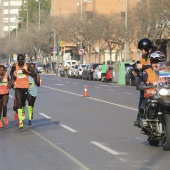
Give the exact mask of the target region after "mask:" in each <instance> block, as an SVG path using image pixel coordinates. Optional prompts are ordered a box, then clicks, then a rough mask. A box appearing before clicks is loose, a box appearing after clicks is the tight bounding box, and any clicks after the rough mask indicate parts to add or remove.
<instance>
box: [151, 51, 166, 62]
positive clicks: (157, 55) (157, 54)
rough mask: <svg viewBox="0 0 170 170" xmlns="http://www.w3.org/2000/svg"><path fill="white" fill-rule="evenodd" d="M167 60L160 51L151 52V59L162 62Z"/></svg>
mask: <svg viewBox="0 0 170 170" xmlns="http://www.w3.org/2000/svg"><path fill="white" fill-rule="evenodd" d="M164 60H165V56H164V54H163V53H161V52H160V51H155V52H154V53H151V54H150V61H151V63H152V62H161V61H164Z"/></svg>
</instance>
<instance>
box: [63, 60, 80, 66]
mask: <svg viewBox="0 0 170 170" xmlns="http://www.w3.org/2000/svg"><path fill="white" fill-rule="evenodd" d="M76 64H78V63H77V61H76V60H66V61H64V62H63V66H64V67H65V66H66V65H68V66H69V67H70V66H73V65H76Z"/></svg>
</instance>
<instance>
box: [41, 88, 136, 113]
mask: <svg viewBox="0 0 170 170" xmlns="http://www.w3.org/2000/svg"><path fill="white" fill-rule="evenodd" d="M41 87H44V88H47V89H51V90H56V91H60V92H63V93H68V94H72V95H75V96H80V97H82V96H83V95H81V94H76V93H72V92H68V91H64V90H61V89H55V88H52V87H48V86H41ZM88 99H91V100H95V101H98V102H102V103H107V104H111V105H114V106H118V107H122V108H126V109H129V110H134V111H137V110H138V109H134V108H132V107H127V106H123V105H120V104H117V103H112V102H108V101H105V100H100V99H96V98H92V97H88Z"/></svg>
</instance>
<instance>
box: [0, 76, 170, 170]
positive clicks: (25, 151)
mask: <svg viewBox="0 0 170 170" xmlns="http://www.w3.org/2000/svg"><path fill="white" fill-rule="evenodd" d="M41 78H42V82H43V85H42V86H41V87H39V88H38V97H37V101H36V104H35V111H34V119H33V125H32V126H28V125H27V122H28V120H27V119H26V120H25V121H24V128H23V129H19V128H18V126H17V122H16V121H14V120H13V116H14V112H13V110H12V107H13V94H14V93H13V90H10V100H9V103H8V118H9V121H10V122H9V125H7V126H5V127H4V128H2V129H0V170H1V169H2V170H169V160H170V152H168V151H163V149H162V144H161V143H160V145H159V147H151V146H149V144H148V142H147V136H144V135H142V134H140V129H139V128H137V127H134V126H133V122H134V120H135V119H136V114H137V105H138V92H137V91H136V90H135V87H131V86H123V85H117V84H112V83H105V84H103V83H101V82H97V81H88V80H79V79H70V78H58V77H56V76H55V75H41ZM85 85H87V88H88V94H89V97H83V94H84V86H85Z"/></svg>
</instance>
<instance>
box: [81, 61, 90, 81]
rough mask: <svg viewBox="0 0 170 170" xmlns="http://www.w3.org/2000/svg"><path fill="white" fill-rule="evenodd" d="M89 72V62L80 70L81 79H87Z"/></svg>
mask: <svg viewBox="0 0 170 170" xmlns="http://www.w3.org/2000/svg"><path fill="white" fill-rule="evenodd" d="M88 73H89V64H87V65H86V66H85V68H84V70H83V72H82V79H87V77H88Z"/></svg>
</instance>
